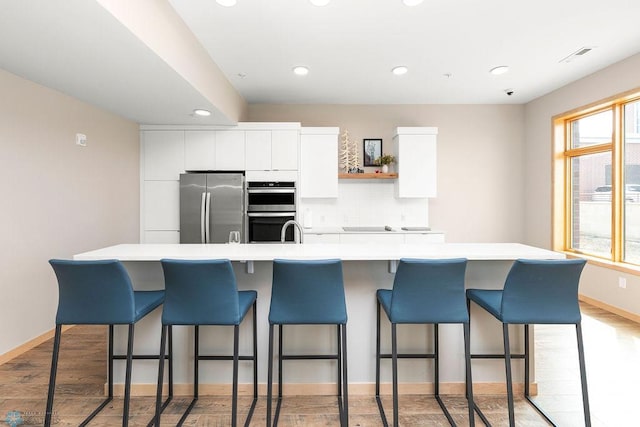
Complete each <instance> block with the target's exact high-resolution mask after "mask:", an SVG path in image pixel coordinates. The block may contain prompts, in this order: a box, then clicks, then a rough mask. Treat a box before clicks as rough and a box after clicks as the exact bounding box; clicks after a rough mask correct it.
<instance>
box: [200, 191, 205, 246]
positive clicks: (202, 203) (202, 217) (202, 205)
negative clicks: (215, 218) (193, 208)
mask: <svg viewBox="0 0 640 427" xmlns="http://www.w3.org/2000/svg"><path fill="white" fill-rule="evenodd" d="M204 194H205V193H204V192H203V193H202V198H201V199H200V243H204V222H205V216H206V215H205V195H204Z"/></svg>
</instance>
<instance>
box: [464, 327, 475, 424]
mask: <svg viewBox="0 0 640 427" xmlns="http://www.w3.org/2000/svg"><path fill="white" fill-rule="evenodd" d="M463 329H464V359H465V369H466V379H467V380H466V387H467V393H466V394H467V402H468V407H469V425H470V426H475V418H474V409H475V404H474V400H473V386H472V385H473V381H472V379H471V343H470V339H469V338H470V336H471V333H470V327H469V323H464V324H463Z"/></svg>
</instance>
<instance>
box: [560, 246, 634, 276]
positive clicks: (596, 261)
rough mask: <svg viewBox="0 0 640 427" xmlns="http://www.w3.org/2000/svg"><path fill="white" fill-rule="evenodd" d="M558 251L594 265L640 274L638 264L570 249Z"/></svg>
mask: <svg viewBox="0 0 640 427" xmlns="http://www.w3.org/2000/svg"><path fill="white" fill-rule="evenodd" d="M559 252H562V253H563V254H565V255H566V256H567V257H569V258H583V259H586V260H587V261H588V262H589V264H591V265H595V266H597V267H603V268H609V269H611V270H616V271H621V272H623V273H628V274H633V275H635V276H640V266H638V265H633V264H627V263H622V262H614V261H609V260H606V259H602V258H598V257H595V256H592V255H586V254H580V253H576V252H571V251H559Z"/></svg>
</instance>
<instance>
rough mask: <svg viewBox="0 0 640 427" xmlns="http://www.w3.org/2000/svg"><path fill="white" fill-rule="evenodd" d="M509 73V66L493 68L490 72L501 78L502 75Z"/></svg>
mask: <svg viewBox="0 0 640 427" xmlns="http://www.w3.org/2000/svg"><path fill="white" fill-rule="evenodd" d="M507 71H509V66H508V65H499V66H497V67H493V68H492V69H490V70H489V72H490V73H491V74H493V75H494V76H499V75H500V74H504V73H506V72H507Z"/></svg>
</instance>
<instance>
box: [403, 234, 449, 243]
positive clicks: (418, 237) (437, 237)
mask: <svg viewBox="0 0 640 427" xmlns="http://www.w3.org/2000/svg"><path fill="white" fill-rule="evenodd" d="M404 242H405V243H444V233H426V234H418V233H416V234H414V233H407V234H405V235H404Z"/></svg>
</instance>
